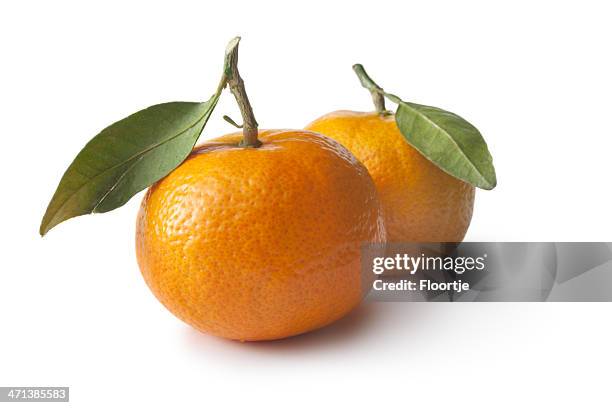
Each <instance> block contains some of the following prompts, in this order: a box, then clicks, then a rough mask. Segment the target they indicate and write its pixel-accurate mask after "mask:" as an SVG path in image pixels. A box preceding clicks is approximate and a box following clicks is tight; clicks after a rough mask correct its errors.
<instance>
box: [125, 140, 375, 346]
mask: <svg viewBox="0 0 612 408" xmlns="http://www.w3.org/2000/svg"><path fill="white" fill-rule="evenodd" d="M241 137H242V136H241V134H232V135H227V136H224V137H221V138H218V139H215V140H212V141H210V142H207V143H205V144H204V145H202V146H200V147H198V148H196V149H194V151H193V153H192V154H191V155H190V156H189V157H188V158H187V159H186V160H185V162H183V164H181V165H180V166H179V167H178V168H177V169H175V170H174V171H173V172H172V173H170V174H169V175H168V176H166V177H165V178H163V179H162V180H160V181H159V182H157V183H156V184H155V185H153V186H152V187H151V188H150V189H149V191H148V192H147V194H146V195H145V197H144V199H143V202H142V206H141V209H140V212H139V216H138V221H137V232H136V250H137V258H138V264H139V266H140V269H141V272H142V274H143V276H144V278H145V280H146V282H147V284H148V285H149V287H150V288H151V290H152V291H153V293H154V294H155V296H156V297H157V298H158V299H159V300H160V301H161V302H162V303H163V304H164V305H165V306H166V307H167V308H168V309H169V310H170V311H171V312H172V313H173V314H175V315H176V316H177V317H179V318H180V319H182V320H183V321H185V322H187V323H188V324H190V325H192V326H194V327H196V328H197V329H199V330H201V331H204V332H208V333H211V334H214V335H217V336H221V337H225V338H230V339H238V340H247V341H251V340H270V339H279V338H283V337H288V336H293V335H296V334H299V333H303V332H306V331H309V330H313V329H316V328H319V327H322V326H324V325H327V324H329V323H331V322H333V321H335V320H337V319H339V318H340V317H342V316H344V315H345V314H346V313H348V312H349V311H350V310H351V309H353V308H354V307H355V306H356V305H357V304H358V303H359V302H360V301H361V298H362V296H363V294H364V293H363V292H365V290H366V287H367V286H368V285H366V283H363V284H362V277H361V272H360V246H361V244H362V243H364V242H384V240H385V229H384V223H383V218H382V210H381V207H380V204H379V202H378V198H377V193H376V187H375V185H374V183H373V181H372V179H371V177H370V175H369V174H368V172H367V170H366V168H365V167H364V166H363V165H362V164H361V163H360V162H359V161H358V160H357V159H356V158H355V157H354V156H353V155H352V154H351V153H350V152H349V151H348V150H346V149H345V148H344V147H342V146H341V145H340V144H338V143H337V142H335V141H333V140H331V139H329V138H327V137H324V136H321V135H318V134H315V133H313V132H308V131H303V130H302V131H287V130H283V131H273V130H267V131H261V132H260V133H259V140H260V141H261V142H262V143H263V144H262V145H261V147H258V148H245V147H239V146H238V143H239V141H240V140H241Z"/></svg>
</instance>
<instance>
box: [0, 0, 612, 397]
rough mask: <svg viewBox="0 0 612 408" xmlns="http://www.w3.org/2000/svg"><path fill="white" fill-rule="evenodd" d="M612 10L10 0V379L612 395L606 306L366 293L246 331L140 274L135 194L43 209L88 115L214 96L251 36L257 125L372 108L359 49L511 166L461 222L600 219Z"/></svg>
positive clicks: (548, 229)
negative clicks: (329, 309) (357, 303)
mask: <svg viewBox="0 0 612 408" xmlns="http://www.w3.org/2000/svg"><path fill="white" fill-rule="evenodd" d="M460 3H461V4H460ZM610 15H611V12H610V10H609V9H608V8H607V6H606V2H604V1H602V2H595V1H576V2H564V1H555V2H535V1H528V2H523V1H513V2H507V3H506V4H501V3H498V2H490V1H482V2H474V1H470V2H452V1H448V2H443V1H427V2H425V1H420V2H409V1H397V2H392V1H386V2H381V1H379V2H375V1H372V2H360V1H356V0H353V1H350V2H348V1H347V2H333V1H330V0H328V1H325V2H319V1H313V0H311V1H304V2H299V3H298V2H288V1H285V2H282V1H278V2H272V1H262V0H259V1H234V2H226V1H218V2H214V3H213V2H204V1H199V2H191V3H188V2H181V1H172V2H165V3H164V4H161V3H158V2H153V1H146V2H145V1H143V2H139V3H136V2H133V3H130V2H127V1H121V2H112V1H105V2H99V3H98V4H97V5H93V4H92V3H88V2H83V1H80V2H76V1H75V2H66V1H61V0H57V1H19V2H17V1H14V2H3V3H2V5H0V42H1V45H2V46H1V48H0V53H1V54H0V58H1V63H0V73H1V75H0V104H1V106H0V108H1V110H0V112H1V114H0V118H1V119H0V137H1V143H2V145H1V146H2V155H1V158H0V168H1V174H2V181H1V191H2V199H1V200H0V216H1V218H2V224H1V225H2V226H1V228H0V243H1V248H2V250H1V252H0V253H1V256H2V258H1V261H0V262H1V263H0V265H1V266H0V268H1V270H0V385H4V386H28V385H29V386H46V385H55V386H70V387H71V404H72V405H74V406H87V407H97V406H114V405H117V404H116V402H117V401H122V402H121V405H123V406H155V405H160V406H161V405H164V406H196V405H197V406H220V405H221V406H223V405H226V404H229V403H236V404H238V403H239V404H240V405H242V406H247V405H248V406H252V405H266V406H269V405H275V404H281V403H282V404H283V405H284V406H294V405H297V406H331V404H335V405H336V406H350V405H355V404H356V403H359V404H362V403H364V404H365V403H367V404H369V405H373V404H381V403H388V402H391V401H395V402H396V403H397V404H401V405H402V406H423V404H427V406H431V405H439V406H441V405H443V404H444V405H448V404H453V405H458V406H470V407H472V406H491V405H494V406H495V405H497V406H500V405H501V406H512V407H515V406H538V405H539V406H557V405H571V406H594V405H597V404H599V405H607V404H609V400H608V397H607V396H606V395H607V394H608V391H609V369H610V365H611V364H612V355H611V351H610V350H611V349H610V344H612V332H611V330H610V315H611V314H612V305H610V304H597V303H594V304H563V303H559V304H518V303H509V304H503V303H501V304H406V303H401V304H380V303H379V304H367V305H364V306H363V307H362V308H360V309H359V310H357V311H356V312H355V313H354V314H352V315H351V316H349V317H348V318H347V319H345V320H344V321H342V322H340V323H338V324H336V325H333V326H331V327H329V328H327V329H324V330H321V331H319V332H316V333H312V334H309V335H305V336H300V337H297V338H294V339H289V340H285V341H279V342H271V343H262V344H240V343H236V342H229V341H225V340H220V339H216V338H212V337H209V336H207V335H203V334H200V333H197V332H195V331H193V330H192V329H190V328H189V327H188V326H186V325H184V324H183V323H182V322H180V321H179V320H177V319H176V318H174V317H173V316H172V315H171V314H170V313H168V312H167V311H166V310H165V309H164V308H163V307H162V306H161V304H159V303H158V302H157V300H155V299H154V297H153V296H152V294H151V293H150V292H149V290H148V289H147V287H146V285H145V284H144V282H143V280H142V278H141V277H140V274H139V271H138V268H137V265H136V261H135V257H134V242H133V241H134V237H133V235H134V221H135V216H136V211H137V208H138V205H139V201H140V197H141V195H139V196H138V197H136V198H134V199H132V201H130V202H129V204H128V205H126V206H125V207H123V208H121V209H119V210H117V211H114V212H112V213H108V214H105V215H96V216H86V217H81V218H80V219H76V220H71V221H69V222H66V223H64V224H62V225H60V226H59V227H57V228H56V229H54V230H53V231H51V232H50V233H49V234H48V236H46V237H45V238H44V239H41V238H40V237H39V236H38V233H37V231H38V225H39V222H40V219H41V217H42V215H43V212H44V210H45V208H46V205H47V203H48V200H49V199H50V197H51V195H52V193H53V191H54V189H55V187H56V185H57V182H58V181H59V178H60V176H61V174H62V173H63V171H64V170H65V168H66V167H67V165H68V164H69V163H70V161H71V160H72V158H73V157H74V156H75V155H76V153H77V152H78V151H79V150H80V148H81V147H82V146H83V145H84V144H85V143H86V142H87V141H88V140H89V139H90V138H91V137H92V136H93V135H95V134H96V133H97V132H98V131H99V130H101V129H102V128H103V127H105V126H106V125H108V124H109V123H111V122H113V121H115V120H118V119H120V118H122V117H124V116H126V115H127V114H129V113H132V112H134V111H136V110H139V109H141V108H144V107H146V106H148V105H152V104H155V103H159V102H164V101H171V100H203V99H207V98H208V96H209V95H210V94H211V93H212V92H213V90H214V88H215V86H216V84H217V81H218V79H219V75H220V70H221V64H222V58H223V51H224V48H225V44H226V42H227V41H228V40H229V39H230V38H231V37H233V36H234V35H236V34H241V35H242V36H243V41H242V45H241V52H240V58H241V59H240V68H241V72H242V74H243V77H244V78H245V81H246V85H247V90H248V92H249V95H250V97H251V100H252V103H253V105H254V108H255V114H256V117H257V119H258V121H259V123H260V124H261V126H262V127H263V128H283V127H294V128H295V127H301V126H304V125H305V124H307V123H308V122H310V121H311V120H313V119H314V118H316V117H317V116H319V115H321V114H324V113H326V112H328V111H332V110H336V109H342V108H344V109H356V110H369V109H370V108H371V107H370V100H369V96H368V94H367V92H366V91H365V90H363V89H362V88H360V86H359V84H358V81H357V80H356V78H355V77H354V75H353V73H352V71H351V65H352V64H353V63H355V62H361V63H363V64H364V65H365V66H366V68H367V69H368V70H369V72H370V73H371V74H372V76H373V77H374V78H375V79H376V80H377V81H378V82H379V83H380V84H381V85H382V86H384V87H385V88H386V89H387V90H389V91H392V92H394V93H396V94H398V95H401V96H402V97H403V98H405V99H407V100H410V101H414V102H419V103H425V104H431V105H434V106H439V107H442V108H445V109H448V110H451V111H454V112H457V113H459V114H461V115H462V116H464V117H466V118H467V119H468V120H470V121H471V122H472V123H474V124H475V125H476V126H477V127H478V128H479V129H480V130H481V132H482V133H483V134H484V136H485V138H486V139H487V141H488V143H489V147H490V150H491V152H492V154H493V157H494V160H495V165H496V168H497V175H498V180H499V185H498V187H497V188H496V189H495V190H494V191H492V192H483V191H479V192H478V194H477V202H476V209H475V213H474V218H473V222H472V225H471V228H470V231H469V233H468V236H467V239H468V240H473V241H478V240H499V241H503V240H516V241H527V240H536V241H537V240H544V241H546V240H553V241H591V240H592V241H600V240H601V241H610V240H611V237H610V231H611V227H612V218H611V217H610V202H611V200H610V198H611V197H610V177H609V175H610V169H611V164H610V150H611V148H612V143H611V140H612V135H611V134H610V127H609V122H610V108H611V103H610V100H611V99H610V95H612V80H611V79H610V77H611V75H610V73H611V72H612V62H611V59H610V58H611V57H610V55H611V53H610V38H612V26H611V25H610ZM223 114H230V115H232V116H233V117H235V118H238V115H237V109H236V108H235V106H234V104H233V101H232V99H231V98H230V97H229V96H225V97H224V98H223V99H222V103H221V104H220V105H219V106H218V108H217V110H216V112H215V114H214V116H213V118H212V120H211V122H210V123H209V125H208V127H207V128H206V130H205V133H204V135H203V138H207V137H213V136H217V135H220V134H222V133H225V132H229V131H231V130H232V129H230V127H229V125H227V124H226V123H225V122H223V121H222V120H221V115H223ZM596 403H597V404H596ZM349 404H350V405H349ZM417 404H418V405H417Z"/></svg>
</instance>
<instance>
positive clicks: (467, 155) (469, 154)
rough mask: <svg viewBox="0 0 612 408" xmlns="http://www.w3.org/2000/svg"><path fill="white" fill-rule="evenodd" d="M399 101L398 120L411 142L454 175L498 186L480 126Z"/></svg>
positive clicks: (482, 185) (488, 187)
mask: <svg viewBox="0 0 612 408" xmlns="http://www.w3.org/2000/svg"><path fill="white" fill-rule="evenodd" d="M386 96H387V97H392V98H391V99H392V100H393V98H397V97H396V96H395V95H389V94H386ZM397 99H399V98H397ZM397 102H398V107H397V112H396V114H395V121H396V122H397V126H398V127H399V129H400V131H401V133H402V135H403V136H404V137H405V138H406V140H407V141H408V143H410V144H411V145H412V146H413V147H414V148H415V149H417V150H418V151H419V152H421V154H423V155H424V156H425V157H427V158H428V159H429V160H431V161H432V162H433V163H434V164H436V165H437V166H438V167H439V168H441V169H442V170H444V171H445V172H447V173H448V174H450V175H451V176H454V177H457V178H459V179H461V180H463V181H465V182H467V183H470V184H472V185H474V186H476V187H480V188H482V189H485V190H491V189H493V188H494V187H495V185H496V184H497V179H496V176H495V168H494V167H493V159H492V158H491V154H490V153H489V149H488V148H487V144H486V142H485V141H484V139H483V137H482V135H481V134H480V132H479V131H478V129H476V128H475V127H474V126H473V125H471V124H470V123H469V122H468V121H466V120H465V119H463V118H462V117H460V116H458V115H455V114H454V113H451V112H447V111H444V110H442V109H438V108H434V107H431V106H425V105H418V104H416V103H410V102H404V101H401V100H398V101H397Z"/></svg>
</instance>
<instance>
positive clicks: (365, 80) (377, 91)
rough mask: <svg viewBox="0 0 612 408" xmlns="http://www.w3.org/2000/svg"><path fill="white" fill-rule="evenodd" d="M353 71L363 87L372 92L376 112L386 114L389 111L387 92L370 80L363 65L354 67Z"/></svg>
mask: <svg viewBox="0 0 612 408" xmlns="http://www.w3.org/2000/svg"><path fill="white" fill-rule="evenodd" d="M353 71H355V73H356V74H357V77H358V78H359V81H360V82H361V85H362V86H363V87H364V88H366V89H367V90H368V91H370V94H371V95H372V101H373V102H374V107H375V108H376V112H378V113H380V114H386V113H387V109H386V108H385V91H384V90H383V89H382V88H381V87H380V86H378V85H377V84H376V82H374V81H373V80H372V78H370V76H369V75H368V73H367V72H366V70H365V68H364V67H363V65H361V64H355V65H353Z"/></svg>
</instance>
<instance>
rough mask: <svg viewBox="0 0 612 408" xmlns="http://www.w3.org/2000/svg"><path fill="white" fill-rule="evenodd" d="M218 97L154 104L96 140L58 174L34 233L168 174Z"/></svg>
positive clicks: (111, 205) (103, 208)
mask: <svg viewBox="0 0 612 408" xmlns="http://www.w3.org/2000/svg"><path fill="white" fill-rule="evenodd" d="M219 95H220V92H217V93H216V94H215V95H213V96H212V97H211V98H210V99H209V100H208V101H206V102H202V103H198V102H170V103H163V104H160V105H154V106H151V107H149V108H146V109H144V110H141V111H139V112H136V113H134V114H133V115H130V116H128V117H126V118H124V119H122V120H120V121H118V122H116V123H114V124H112V125H110V126H109V127H107V128H106V129H104V130H103V131H102V132H100V133H99V134H98V135H96V136H95V137H94V138H93V139H92V140H91V141H90V142H89V143H87V145H85V147H84V148H83V150H81V151H80V152H79V154H78V155H77V157H76V158H75V159H74V161H73V162H72V164H71V165H70V166H69V167H68V169H67V170H66V172H65V173H64V176H63V177H62V179H61V181H60V183H59V186H58V187H57V190H56V191H55V194H54V195H53V198H52V199H51V202H50V203H49V206H48V207H47V211H46V212H45V215H44V217H43V219H42V222H41V225H40V234H41V235H45V234H46V233H47V232H48V231H49V230H50V229H51V228H53V227H54V226H56V225H57V224H59V223H61V222H63V221H65V220H67V219H69V218H72V217H76V216H78V215H84V214H89V213H92V212H99V213H102V212H107V211H110V210H113V209H115V208H117V207H120V206H122V205H123V204H125V203H126V202H127V201H128V200H129V199H130V198H131V197H132V196H134V195H135V194H136V193H138V192H139V191H141V190H144V189H145V188H147V187H148V186H150V185H152V184H153V183H155V182H156V181H158V180H160V179H161V178H163V177H164V176H166V175H167V174H168V173H170V172H171V171H172V170H174V169H175V168H176V167H177V166H178V165H179V164H181V163H182V162H183V160H185V158H187V156H188V155H189V153H190V152H191V150H192V149H193V146H194V145H195V143H196V141H197V139H198V137H199V135H200V133H201V132H202V129H203V128H204V126H205V125H206V122H207V121H208V118H209V117H210V115H211V113H212V111H213V109H214V108H215V106H216V104H217V101H218V100H219Z"/></svg>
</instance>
